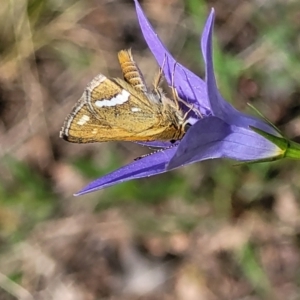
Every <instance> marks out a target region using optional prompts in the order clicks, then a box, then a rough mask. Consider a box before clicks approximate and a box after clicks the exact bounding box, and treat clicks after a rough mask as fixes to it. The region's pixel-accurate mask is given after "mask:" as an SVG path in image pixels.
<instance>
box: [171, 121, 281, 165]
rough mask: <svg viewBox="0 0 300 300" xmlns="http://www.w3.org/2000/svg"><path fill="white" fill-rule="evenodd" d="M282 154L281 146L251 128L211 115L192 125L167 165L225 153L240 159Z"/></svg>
mask: <svg viewBox="0 0 300 300" xmlns="http://www.w3.org/2000/svg"><path fill="white" fill-rule="evenodd" d="M279 155H281V149H280V148H279V147H277V146H276V145H274V144H273V143H272V142H270V141H269V140H267V139H265V138H264V137H262V136H260V135H259V134H257V133H256V132H254V131H252V130H251V129H247V128H242V127H238V126H234V125H230V124H227V123H226V122H224V121H223V120H221V119H219V118H217V117H209V118H204V119H201V120H199V121H198V122H197V123H196V124H195V125H193V126H192V127H191V128H190V129H189V131H188V132H187V133H186V135H185V137H184V138H183V140H182V141H181V143H180V144H179V146H178V149H177V152H176V153H175V155H174V157H173V158H172V159H171V161H170V162H169V164H168V166H167V169H168V170H171V169H174V168H177V167H180V166H183V165H186V164H191V163H194V162H197V161H202V160H206V159H214V158H222V157H226V158H230V159H234V160H237V161H253V160H259V159H265V158H271V157H277V156H279Z"/></svg>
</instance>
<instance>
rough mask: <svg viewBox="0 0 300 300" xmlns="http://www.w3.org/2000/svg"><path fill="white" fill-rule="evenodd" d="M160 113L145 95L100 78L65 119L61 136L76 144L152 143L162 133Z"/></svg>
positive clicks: (93, 81)
mask: <svg viewBox="0 0 300 300" xmlns="http://www.w3.org/2000/svg"><path fill="white" fill-rule="evenodd" d="M160 112H161V108H160V107H158V105H157V104H155V103H152V102H151V101H149V99H148V98H147V96H146V95H145V94H144V93H143V92H142V91H139V90H137V89H135V88H134V87H132V86H131V85H130V84H128V83H127V82H125V81H123V80H121V79H108V78H107V77H105V76H104V75H102V74H100V75H98V76H96V77H95V78H94V79H93V80H92V82H91V83H90V84H89V85H88V86H87V88H86V89H85V91H84V93H83V95H82V97H81V98H80V99H79V101H78V102H77V103H76V105H75V107H74V108H73V110H72V112H71V113H70V114H69V116H68V117H67V118H66V120H65V123H64V125H63V127H62V130H61V132H60V136H61V137H62V138H64V139H65V140H67V141H70V142H75V143H90V142H104V141H112V140H115V141H148V140H153V139H154V136H155V135H156V134H157V133H159V131H160V130H161V129H160V128H159V123H160V119H161V115H160Z"/></svg>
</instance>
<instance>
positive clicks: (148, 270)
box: [0, 0, 300, 300]
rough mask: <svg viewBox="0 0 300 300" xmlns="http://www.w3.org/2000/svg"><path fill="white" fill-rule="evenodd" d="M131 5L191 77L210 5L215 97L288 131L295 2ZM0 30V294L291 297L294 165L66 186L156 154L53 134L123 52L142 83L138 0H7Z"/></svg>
mask: <svg viewBox="0 0 300 300" xmlns="http://www.w3.org/2000/svg"><path fill="white" fill-rule="evenodd" d="M140 3H141V5H142V7H143V8H144V11H145V13H146V15H147V16H148V18H149V20H150V21H151V23H152V24H153V26H154V27H155V28H156V30H157V32H158V34H159V36H160V37H161V39H162V40H163V42H164V43H165V44H166V45H167V47H168V48H169V49H170V52H171V53H172V54H174V56H175V57H176V58H177V59H178V61H179V62H180V63H182V64H183V65H185V66H186V67H188V68H190V69H191V70H192V71H194V72H195V73H196V74H198V75H199V76H203V62H202V57H201V54H200V51H199V37H200V33H201V30H202V28H203V25H204V22H205V19H206V17H207V15H208V13H209V11H210V8H211V7H214V8H215V10H216V24H215V31H214V37H215V47H214V61H215V69H216V76H217V81H218V85H219V88H220V90H221V92H222V94H223V95H224V97H225V98H226V99H227V100H228V101H230V102H231V103H232V104H233V105H234V106H235V107H236V108H238V109H239V110H242V111H244V112H249V113H253V112H252V111H251V110H249V109H248V108H247V103H248V102H250V103H252V104H253V105H254V106H255V107H257V108H258V109H259V110H260V111H261V112H262V113H263V114H264V115H265V116H266V117H267V118H269V119H270V120H271V121H272V122H273V123H275V124H276V125H277V126H278V127H279V128H280V130H282V131H283V133H284V134H285V135H286V136H288V137H289V138H291V139H293V140H295V141H297V138H298V137H299V134H300V124H299V122H300V119H299V115H300V111H299V108H300V106H299V104H300V102H299V99H300V36H299V32H300V2H299V1H297V0H295V1H292V0H290V1H284V0H273V1H270V0H269V1H268V0H265V1H263V0H256V1H255V0H254V1H246V0H242V1H232V0H214V1H212V0H211V1H204V0H186V1H183V0H151V1H150V0H148V1H146V0H144V1H140ZM0 40H1V43H0V157H1V158H0V159H1V160H0V300H2V299H26V300H27V299H70V300H73V299H75V300H77V299H78V300H81V299H88V300H89V299H91V300H93V299H115V300H118V299H120V300H121V299H149V300H150V299H178V300H181V299H184V300H201V299H208V300H211V299H212V300H215V299H247V300H250V299H251V300H252V299H253V300H254V299H300V288H299V285H300V272H299V270H300V253H299V247H300V231H299V229H300V227H299V225H300V219H299V191H300V184H299V182H300V181H299V179H300V178H299V177H300V172H299V163H298V162H293V161H279V162H274V163H262V164H257V165H243V166H236V165H234V162H232V161H226V160H216V161H207V162H202V163H197V164H193V165H190V166H188V167H185V168H181V169H179V170H176V171H173V172H169V173H166V174H163V175H159V176H156V177H151V178H146V179H141V180H136V181H130V182H127V183H124V184H120V185H116V186H113V187H110V188H108V189H105V190H102V191H98V192H95V193H92V194H89V195H86V196H81V197H73V196H72V194H73V193H75V192H77V191H78V190H80V189H81V188H82V187H83V186H85V185H86V184H87V183H88V182H90V181H91V180H93V179H96V178H98V177H100V176H102V175H104V174H107V173H108V172H111V171H113V170H115V169H117V168H119V167H121V166H123V165H125V164H127V163H129V162H131V161H133V159H135V158H136V157H139V156H141V155H143V154H145V153H148V152H149V151H150V150H148V149H147V148H146V147H141V146H139V145H136V144H133V143H117V142H111V143H102V144H89V145H77V144H70V143H67V142H65V141H63V140H61V139H59V137H58V134H59V130H60V128H61V126H62V124H63V121H64V119H65V117H66V116H67V114H68V113H69V112H70V110H71V108H72V106H73V105H74V103H75V102H76V101H77V100H78V99H79V97H80V96H81V94H82V92H83V89H84V88H85V86H86V84H87V83H88V82H89V81H90V80H91V79H92V78H93V77H94V76H95V75H96V74H98V73H100V72H101V73H103V74H105V75H107V76H113V77H117V76H120V74H121V72H120V67H119V65H118V61H117V52H118V51H119V50H121V49H126V48H130V47H131V48H132V51H133V55H134V58H135V60H136V61H137V62H138V63H139V66H140V68H141V69H142V70H144V73H145V77H146V79H147V82H148V83H149V85H150V84H151V82H152V80H153V76H154V75H155V73H156V72H157V69H158V67H157V66H156V64H155V62H154V59H153V57H152V55H151V53H150V52H149V50H148V49H147V47H146V44H145V42H144V39H143V36H142V34H141V31H140V29H139V26H138V22H137V18H136V15H135V11H134V5H133V1H131V0H127V1H126V0H115V1H113V0H111V1H108V0H78V1H75V0H65V1H63V0H47V1H46V0H45V1H42V0H27V1H24V0H9V1H8V0H4V1H2V2H1V6H0ZM200 138H201V136H200ZM298 142H299V138H298ZM297 170H298V171H297Z"/></svg>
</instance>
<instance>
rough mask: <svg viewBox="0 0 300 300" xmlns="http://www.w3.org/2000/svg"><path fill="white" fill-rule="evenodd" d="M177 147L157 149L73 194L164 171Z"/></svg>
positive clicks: (81, 193)
mask: <svg viewBox="0 0 300 300" xmlns="http://www.w3.org/2000/svg"><path fill="white" fill-rule="evenodd" d="M176 149H177V147H173V148H169V149H166V150H161V151H160V150H159V151H157V152H155V153H152V154H150V155H148V156H144V157H142V158H140V159H138V160H136V161H134V162H132V163H131V164H129V165H127V166H124V167H122V168H120V169H118V170H116V171H114V172H112V173H110V174H107V175H105V176H103V177H101V178H98V179H96V180H95V181H93V182H91V183H90V184H88V185H87V186H86V187H84V188H83V189H82V190H80V191H79V192H78V193H76V194H75V196H79V195H83V194H87V193H90V192H94V191H97V190H101V189H103V188H106V187H109V186H112V185H115V184H117V183H121V182H125V181H129V180H132V179H137V178H142V177H148V176H152V175H156V174H160V173H164V172H166V164H167V163H168V162H169V161H170V159H171V157H172V156H173V155H174V154H175V152H176Z"/></svg>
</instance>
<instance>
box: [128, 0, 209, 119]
mask: <svg viewBox="0 0 300 300" xmlns="http://www.w3.org/2000/svg"><path fill="white" fill-rule="evenodd" d="M134 2H135V7H136V12H137V16H138V20H139V23H140V27H141V30H142V32H143V35H144V38H145V40H146V42H147V44H148V47H149V48H150V50H151V52H152V53H153V55H154V56H155V59H156V60H157V62H158V64H159V65H160V66H161V67H163V71H164V75H165V77H166V80H167V82H168V84H169V85H171V84H172V76H174V85H175V88H176V90H177V92H178V94H179V96H180V97H181V98H182V99H184V100H186V101H188V102H189V103H191V104H193V105H194V106H195V107H196V108H197V109H198V110H200V111H201V113H202V114H203V115H207V114H208V112H209V111H210V107H209V102H208V100H207V96H206V88H205V84H204V81H203V80H202V79H200V78H199V77H198V76H196V75H195V74H194V73H193V72H191V71H189V70H188V69H186V68H184V67H183V66H182V65H181V64H179V63H177V62H176V60H175V59H174V58H173V56H172V55H171V54H170V52H169V51H168V50H167V49H166V47H165V46H164V45H163V43H162V42H161V40H160V39H159V37H158V36H157V34H156V33H155V31H154V30H153V28H152V26H151V24H150V23H149V22H148V20H147V18H146V16H145V15H144V13H143V11H142V9H141V7H140V5H139V3H138V1H137V0H135V1H134ZM174 65H176V68H175V72H174ZM173 73H174V75H173Z"/></svg>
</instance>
